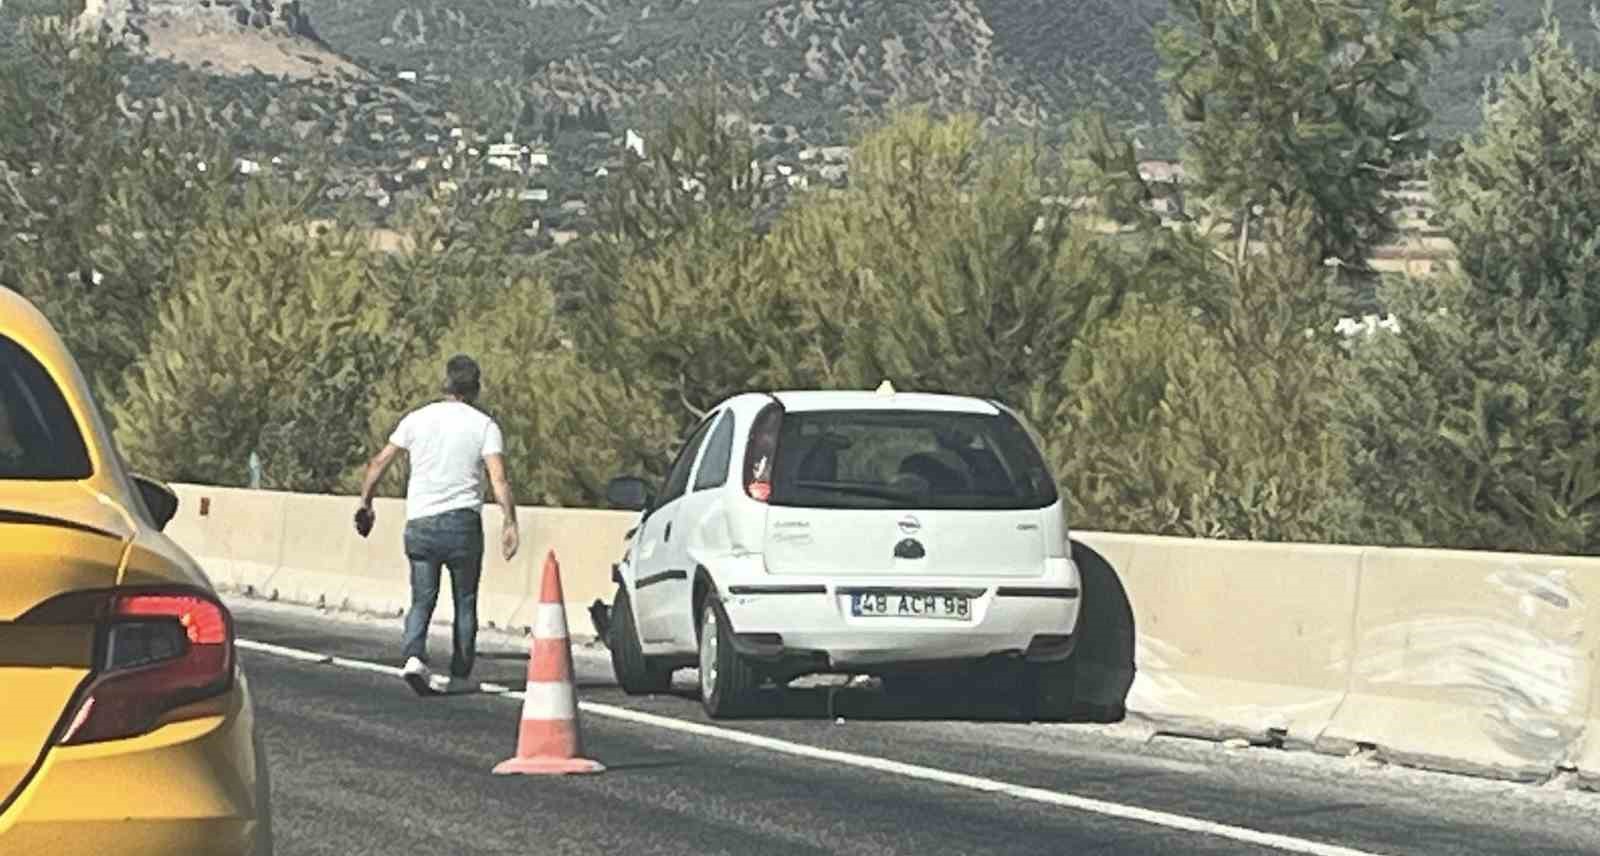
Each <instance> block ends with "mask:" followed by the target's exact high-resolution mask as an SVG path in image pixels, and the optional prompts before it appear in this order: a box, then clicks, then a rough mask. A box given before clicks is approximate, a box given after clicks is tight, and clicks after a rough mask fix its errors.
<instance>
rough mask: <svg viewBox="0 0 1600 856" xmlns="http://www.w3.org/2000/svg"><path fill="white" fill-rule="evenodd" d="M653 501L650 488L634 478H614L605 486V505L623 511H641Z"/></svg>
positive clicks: (639, 479) (641, 480) (643, 481)
mask: <svg viewBox="0 0 1600 856" xmlns="http://www.w3.org/2000/svg"><path fill="white" fill-rule="evenodd" d="M654 500H655V497H654V496H651V494H650V486H649V485H648V484H646V483H645V480H644V479H641V478H637V477H635V476H621V477H619V478H614V479H612V480H611V482H610V483H609V484H607V485H606V503H607V504H608V505H610V506H611V507H612V508H619V509H622V510H624V511H643V510H645V509H646V508H649V507H650V503H651V502H653V501H654Z"/></svg>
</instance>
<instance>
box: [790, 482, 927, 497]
mask: <svg viewBox="0 0 1600 856" xmlns="http://www.w3.org/2000/svg"><path fill="white" fill-rule="evenodd" d="M794 486H795V487H797V488H802V489H804V490H819V491H830V492H832V493H843V494H850V495H853V496H866V497H871V498H873V499H886V500H890V501H891V502H892V501H898V500H911V499H916V496H915V495H914V494H909V493H906V492H905V491H900V490H894V489H893V488H888V487H878V486H877V485H868V484H851V483H848V482H824V481H797V482H795V483H794Z"/></svg>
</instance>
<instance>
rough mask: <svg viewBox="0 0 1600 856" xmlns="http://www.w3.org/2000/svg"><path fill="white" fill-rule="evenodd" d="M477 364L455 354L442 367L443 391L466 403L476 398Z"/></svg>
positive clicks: (464, 355) (468, 358)
mask: <svg viewBox="0 0 1600 856" xmlns="http://www.w3.org/2000/svg"><path fill="white" fill-rule="evenodd" d="M478 388H479V378H478V363H477V361H475V360H473V359H472V358H471V357H469V356H467V355H466V354H456V355H455V356H453V357H451V358H450V361H449V362H448V363H445V366H444V391H445V393H446V394H449V395H454V396H458V397H460V398H462V399H464V400H466V401H472V400H474V399H476V398H477V397H478Z"/></svg>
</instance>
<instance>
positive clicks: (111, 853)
mask: <svg viewBox="0 0 1600 856" xmlns="http://www.w3.org/2000/svg"><path fill="white" fill-rule="evenodd" d="M177 507H178V499H177V497H176V495H174V494H173V492H172V491H171V490H170V489H168V488H167V487H166V486H165V485H161V484H158V483H156V482H154V481H151V480H149V479H146V478H143V477H140V476H136V475H132V474H130V473H128V471H127V469H126V467H125V466H124V464H123V461H122V458H121V456H120V454H119V453H118V451H117V449H116V446H115V445H114V443H113V442H112V439H111V436H110V432H109V431H108V430H107V427H106V423H105V420H104V417H103V416H102V414H101V413H100V411H99V408H98V406H97V405H96V403H95V400H94V398H93V396H92V395H91V394H90V391H89V386H88V384H87V383H86V382H85V380H84V376H83V374H82V372H81V371H80V370H79V368H78V364H77V362H76V361H75V360H74V359H73V358H72V355H71V354H70V353H68V351H67V349H66V347H65V345H64V344H63V343H62V341H61V338H60V336H58V335H57V334H56V331H55V330H54V328H52V327H51V325H50V323H49V322H48V321H47V320H46V319H45V317H44V316H43V315H42V314H40V313H39V311H38V310H37V309H35V308H34V306H33V305H32V304H30V303H29V302H28V301H26V300H24V299H23V298H22V297H21V296H20V295H18V294H17V293H16V292H14V291H10V290H8V289H5V288H0V853H4V854H13V853H14V854H17V855H18V856H22V854H39V856H45V854H52V856H53V854H79V853H81V854H95V856H123V855H124V854H188V856H201V854H219V856H220V854H227V856H233V854H250V856H266V854H270V853H271V851H272V833H271V811H270V807H269V800H268V793H269V791H268V787H267V770H266V760H265V755H264V754H263V753H262V751H261V745H260V741H259V740H258V739H257V736H256V733H255V731H256V728H255V717H254V713H253V706H252V704H251V701H250V691H249V687H248V684H247V682H246V680H245V676H244V674H243V673H242V672H241V671H240V668H239V661H238V654H237V652H236V650H235V648H234V631H233V619H232V616H231V615H230V614H229V612H228V610H227V608H226V607H225V606H223V604H222V602H221V601H220V600H219V599H218V597H217V595H216V593H215V591H214V590H213V589H212V586H211V583H210V581H209V580H208V579H207V578H206V575H205V574H204V573H203V572H202V571H201V570H200V568H199V567H198V566H197V565H196V564H195V561H194V559H192V558H191V557H190V556H189V555H188V554H186V553H185V552H184V551H183V550H182V549H181V548H179V547H178V546H177V545H176V544H175V543H173V542H172V540H171V539H169V538H168V537H167V536H166V535H163V534H162V532H161V530H162V528H163V527H164V526H165V525H166V524H167V522H168V521H170V520H171V519H172V516H173V514H174V513H175V512H176V511H177Z"/></svg>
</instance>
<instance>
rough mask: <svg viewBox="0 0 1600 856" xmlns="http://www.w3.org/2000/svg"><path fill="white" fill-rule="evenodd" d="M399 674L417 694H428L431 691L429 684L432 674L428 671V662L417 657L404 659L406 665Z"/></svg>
mask: <svg viewBox="0 0 1600 856" xmlns="http://www.w3.org/2000/svg"><path fill="white" fill-rule="evenodd" d="M400 676H401V677H403V678H405V681H406V683H408V684H410V685H411V689H412V690H414V691H416V693H417V695H430V694H431V693H432V692H433V688H432V686H430V684H431V683H432V680H433V676H432V675H431V674H430V673H429V672H428V664H427V663H424V662H422V660H421V659H419V658H417V657H411V658H409V659H407V660H406V667H405V668H404V669H401V670H400Z"/></svg>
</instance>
